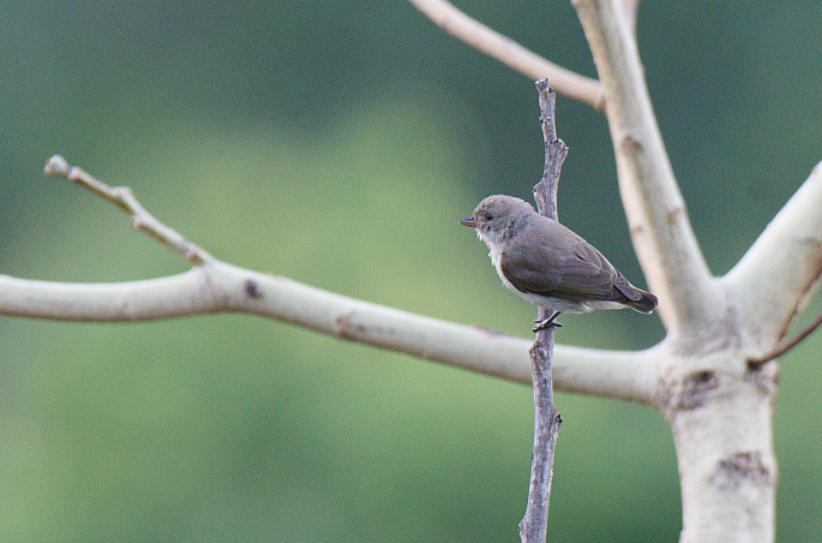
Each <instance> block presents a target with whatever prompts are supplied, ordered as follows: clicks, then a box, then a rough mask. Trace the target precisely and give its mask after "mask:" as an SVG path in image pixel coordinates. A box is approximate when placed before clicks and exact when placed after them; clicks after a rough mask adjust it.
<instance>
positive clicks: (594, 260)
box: [459, 194, 659, 332]
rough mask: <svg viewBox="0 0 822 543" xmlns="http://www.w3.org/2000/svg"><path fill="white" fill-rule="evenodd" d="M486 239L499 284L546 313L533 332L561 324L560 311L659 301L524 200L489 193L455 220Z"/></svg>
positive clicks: (647, 307)
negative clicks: (473, 207) (460, 218)
mask: <svg viewBox="0 0 822 543" xmlns="http://www.w3.org/2000/svg"><path fill="white" fill-rule="evenodd" d="M459 224H462V225H464V226H468V227H470V228H473V229H474V230H475V231H476V232H477V237H479V239H481V240H482V241H484V242H485V244H486V245H487V246H488V249H489V250H490V252H489V253H488V256H490V257H491V263H492V264H493V266H494V268H496V270H497V274H498V275H499V277H500V279H502V283H503V284H504V285H505V286H506V287H508V288H509V289H511V290H513V291H514V292H515V293H517V294H518V295H520V296H521V297H522V298H524V299H526V300H528V301H529V302H531V303H533V304H536V305H538V306H540V307H543V308H545V309H546V310H548V311H550V312H551V314H550V316H548V317H547V318H545V319H542V320H539V319H537V320H535V321H534V322H535V323H536V325H535V326H534V327H533V331H534V332H538V331H539V330H543V329H546V328H551V327H560V326H562V324H560V323H559V322H557V321H556V318H557V316H559V314H560V313H562V312H570V313H587V312H589V311H593V310H594V309H622V308H625V307H630V308H631V309H633V310H635V311H638V312H640V313H645V314H650V313H652V312H653V310H654V309H655V308H656V307H657V305H658V303H659V300H658V299H657V297H656V296H654V295H653V294H651V293H650V292H646V291H644V290H641V289H639V288H637V287H635V286H633V285H632V284H631V283H629V282H628V280H627V279H625V277H624V276H623V275H622V274H621V273H620V272H619V271H617V269H616V268H614V266H613V265H611V263H610V262H608V260H607V259H606V258H605V257H604V256H603V255H602V253H600V252H599V251H597V250H596V249H595V248H594V247H593V246H592V245H590V244H589V243H588V242H586V241H585V240H584V239H582V238H581V237H580V236H579V235H577V234H575V233H574V232H572V231H571V230H570V229H568V228H566V227H565V226H563V225H561V224H560V223H558V222H557V221H555V220H553V219H549V218H548V217H544V216H542V215H540V214H539V213H537V212H536V211H535V210H534V208H533V207H532V206H531V204H529V203H528V202H525V201H524V200H521V199H519V198H515V197H513V196H506V195H504V194H494V195H492V196H488V197H487V198H485V199H483V200H482V201H481V202H480V203H479V204H478V205H477V207H476V208H475V209H474V212H473V213H472V214H471V215H470V216H469V217H466V218H464V219H462V220H460V221H459Z"/></svg>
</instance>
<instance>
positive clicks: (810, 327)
mask: <svg viewBox="0 0 822 543" xmlns="http://www.w3.org/2000/svg"><path fill="white" fill-rule="evenodd" d="M820 324H822V312H820V313H819V314H818V315H817V316H816V317H814V319H813V320H812V321H811V322H809V323H808V324H807V326H805V327H804V328H803V329H802V330H800V331H799V332H797V333H796V334H795V335H793V336H791V337H790V338H788V339H786V340H785V341H782V342H780V343H779V345H777V346H776V347H775V348H774V350H773V351H771V352H769V353H768V354H766V355H765V356H763V357H761V358H752V359H750V360H748V367H749V368H750V369H752V370H755V369H757V368H760V367H761V366H762V365H763V364H766V363H768V362H770V361H771V360H773V359H774V358H779V357H780V356H782V355H783V354H785V353H787V352H788V351H790V350H791V349H793V348H794V347H796V346H797V345H799V343H800V342H801V341H802V340H803V339H805V338H806V337H808V336H809V335H811V333H813V331H814V330H816V329H817V328H819V325H820Z"/></svg>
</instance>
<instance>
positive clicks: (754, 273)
mask: <svg viewBox="0 0 822 543" xmlns="http://www.w3.org/2000/svg"><path fill="white" fill-rule="evenodd" d="M820 209H822V162H820V163H819V164H817V165H816V167H815V168H814V169H813V171H812V172H811V174H810V176H809V177H808V179H807V180H806V181H805V182H804V183H803V184H802V186H801V187H800V188H799V190H797V191H796V193H795V194H794V195H793V197H791V199H790V200H789V201H788V203H787V204H785V206H784V207H783V208H782V209H781V210H780V211H779V213H777V215H776V217H774V219H773V220H772V221H771V223H770V224H769V225H768V227H767V228H766V229H765V231H764V232H762V234H761V235H760V236H759V238H758V239H757V240H756V243H754V244H753V245H752V246H751V248H750V249H748V251H747V252H746V253H745V256H744V257H742V260H740V261H739V263H737V265H736V266H734V267H733V269H731V271H729V272H728V273H727V274H726V275H725V277H723V278H722V281H723V283H725V284H727V285H728V287H729V288H730V289H731V290H732V291H733V292H734V293H735V296H734V298H735V299H737V300H738V303H739V304H740V307H739V311H738V312H739V313H740V315H742V316H743V317H746V320H745V322H746V324H747V329H748V333H749V334H750V335H751V339H752V340H753V342H754V343H755V344H759V345H760V346H761V348H762V349H763V351H764V350H765V349H770V348H771V346H772V345H773V344H774V343H775V342H776V341H777V340H778V339H779V338H780V337H782V335H784V334H785V331H786V330H787V329H788V327H789V326H790V324H791V321H792V320H793V318H794V317H795V316H796V314H797V312H798V310H799V308H800V307H801V305H802V303H803V301H804V300H807V299H808V297H809V296H810V295H812V294H813V293H814V292H815V291H816V288H817V286H818V283H819V279H820V275H822V213H820V212H819V210H820ZM788 263H790V264H789V265H788ZM763 285H767V286H766V287H763ZM763 311H767V313H768V318H766V319H763V318H761V315H760V314H761V313H762V312H763Z"/></svg>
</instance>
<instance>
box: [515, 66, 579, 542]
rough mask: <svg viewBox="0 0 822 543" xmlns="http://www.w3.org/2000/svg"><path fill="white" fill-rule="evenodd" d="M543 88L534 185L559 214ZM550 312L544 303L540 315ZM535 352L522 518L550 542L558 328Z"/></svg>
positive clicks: (549, 99) (558, 154)
mask: <svg viewBox="0 0 822 543" xmlns="http://www.w3.org/2000/svg"><path fill="white" fill-rule="evenodd" d="M536 85H537V91H538V92H539V108H540V117H539V122H540V126H541V127H542V136H543V139H544V141H545V170H544V171H543V174H542V179H541V180H540V182H539V183H537V185H536V186H535V187H534V199H535V201H536V203H537V209H538V210H539V212H540V213H541V214H542V215H544V216H546V217H549V218H551V219H555V220H556V218H557V187H558V186H559V175H560V171H561V170H562V163H563V161H564V160H565V156H566V155H567V154H568V147H566V146H565V143H564V142H563V141H562V140H561V139H559V138H557V133H556V123H555V117H554V104H555V101H556V94H555V93H554V90H553V89H552V88H551V87H550V86H549V85H548V79H546V78H543V79H540V80H538V81H537V82H536ZM549 314H550V312H549V311H546V310H545V309H543V308H540V309H539V315H538V318H539V319H540V320H542V319H545V318H546V317H548V316H549ZM529 352H530V354H531V379H532V382H533V385H534V451H533V454H532V456H531V482H530V484H529V488H528V506H527V508H526V510H525V516H524V517H523V518H522V520H521V521H520V523H519V534H520V539H521V541H523V543H536V542H544V541H545V535H546V531H547V526H548V504H549V502H550V499H551V478H552V476H553V472H554V449H555V448H556V442H557V436H558V434H559V426H560V424H562V419H561V418H560V416H559V412H558V411H557V409H556V407H554V390H553V377H552V374H551V359H552V357H553V352H554V328H546V329H544V330H540V331H539V332H537V338H536V342H535V343H534V346H533V347H531V350H530V351H529Z"/></svg>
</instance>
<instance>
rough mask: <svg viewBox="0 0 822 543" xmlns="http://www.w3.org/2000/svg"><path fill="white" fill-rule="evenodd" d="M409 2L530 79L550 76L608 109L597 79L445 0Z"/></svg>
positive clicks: (585, 99) (557, 83) (567, 91)
mask: <svg viewBox="0 0 822 543" xmlns="http://www.w3.org/2000/svg"><path fill="white" fill-rule="evenodd" d="M410 2H411V3H412V4H414V6H415V7H416V8H417V9H418V10H420V11H421V12H423V13H424V14H425V15H426V16H427V17H428V18H429V19H431V20H432V21H433V22H434V24H436V25H437V26H439V27H441V28H442V29H443V30H445V31H446V32H449V33H451V34H452V35H453V36H455V37H457V38H459V39H460V40H462V41H464V42H465V43H467V44H468V45H470V46H472V47H474V48H476V49H479V50H480V51H482V52H483V53H485V54H486V55H488V56H490V57H491V58H495V59H497V60H499V61H500V62H502V63H503V64H505V65H507V66H510V67H511V68H513V69H514V70H516V71H518V72H520V73H521V74H523V75H525V76H526V77H529V78H531V79H538V78H540V77H548V78H550V79H551V82H552V83H553V86H554V88H555V89H557V90H558V91H559V92H561V93H562V94H564V95H566V96H568V97H569V98H573V99H575V100H579V101H580V102H583V103H585V104H588V105H590V106H591V107H593V108H594V109H596V110H598V111H603V110H604V109H605V95H604V93H603V90H602V85H601V84H600V82H599V81H597V80H596V79H591V78H588V77H585V76H582V75H579V74H578V73H576V72H572V71H570V70H567V69H565V68H563V67H561V66H558V65H556V64H554V63H553V62H550V61H548V60H546V59H545V58H543V57H541V56H540V55H538V54H536V53H534V52H533V51H530V50H529V49H526V48H525V47H523V46H522V45H520V44H519V43H517V42H515V41H514V40H512V39H511V38H509V37H508V36H504V35H503V34H500V33H499V32H497V31H495V30H493V29H491V28H489V27H487V26H485V25H484V24H482V23H480V22H479V21H477V20H476V19H472V18H471V17H469V16H468V15H466V14H465V13H463V12H462V11H460V10H459V9H457V8H456V7H455V6H454V5H453V4H450V3H449V2H447V1H446V0H410Z"/></svg>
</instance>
